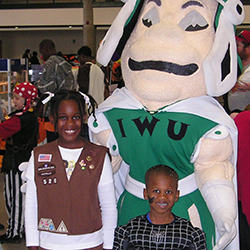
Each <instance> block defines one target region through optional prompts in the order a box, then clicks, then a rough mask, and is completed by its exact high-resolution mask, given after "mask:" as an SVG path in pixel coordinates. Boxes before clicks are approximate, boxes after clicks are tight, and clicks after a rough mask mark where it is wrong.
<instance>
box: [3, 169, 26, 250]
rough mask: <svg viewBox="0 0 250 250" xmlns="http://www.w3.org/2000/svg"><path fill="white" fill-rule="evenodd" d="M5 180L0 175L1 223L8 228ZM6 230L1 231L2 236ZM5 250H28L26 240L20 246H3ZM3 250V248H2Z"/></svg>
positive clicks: (5, 244) (6, 244)
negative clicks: (4, 191) (4, 193)
mask: <svg viewBox="0 0 250 250" xmlns="http://www.w3.org/2000/svg"><path fill="white" fill-rule="evenodd" d="M3 180H4V175H3V174H0V223H1V224H3V225H4V226H5V228H6V227H7V214H6V210H5V205H4V204H5V203H4V196H3ZM4 233H5V230H2V231H0V235H2V234H4ZM2 248H3V250H27V248H26V246H25V240H24V239H23V240H22V241H21V243H19V244H8V243H4V244H2ZM0 250H1V247H0Z"/></svg>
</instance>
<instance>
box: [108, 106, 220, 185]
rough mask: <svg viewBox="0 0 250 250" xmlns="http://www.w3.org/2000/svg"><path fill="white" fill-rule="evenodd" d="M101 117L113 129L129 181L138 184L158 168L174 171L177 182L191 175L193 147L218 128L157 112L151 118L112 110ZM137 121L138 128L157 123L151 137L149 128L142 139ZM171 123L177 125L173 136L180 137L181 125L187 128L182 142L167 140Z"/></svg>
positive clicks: (202, 120) (185, 116)
mask: <svg viewBox="0 0 250 250" xmlns="http://www.w3.org/2000/svg"><path fill="white" fill-rule="evenodd" d="M104 115H105V116H106V118H107V119H108V121H109V123H110V125H111V127H112V130H113V133H114V135H115V138H116V140H117V142H118V145H119V152H120V155H121V156H122V158H123V160H124V161H125V162H126V163H127V164H129V165H130V166H131V170H130V175H131V177H133V178H135V179H137V180H138V181H140V182H144V175H145V173H146V171H147V170H148V169H149V168H150V167H152V166H154V165H158V164H165V165H168V166H170V167H172V168H174V169H176V170H177V172H178V174H179V178H180V179H182V178H184V177H186V176H187V175H189V174H192V173H193V172H194V167H193V164H192V163H190V157H191V156H192V153H193V151H194V148H195V145H196V144H197V142H198V141H199V139H200V138H201V137H202V136H203V135H204V134H205V133H206V132H207V131H209V130H210V129H212V128H213V127H214V126H216V125H217V123H215V122H212V121H209V120H207V119H205V118H202V117H199V116H197V115H192V114H187V113H174V112H169V113H168V112H159V113H157V114H154V115H151V114H150V113H148V112H146V111H144V110H125V109H112V110H109V111H107V112H105V113H104ZM137 118H139V120H140V122H139V123H141V124H142V123H143V122H144V123H147V122H148V124H153V123H154V122H155V123H156V124H155V127H154V129H153V128H152V131H151V132H152V135H151V134H150V132H149V131H150V128H149V126H148V129H147V128H146V129H145V130H144V131H143V129H142V131H143V132H141V133H142V135H141V133H140V132H139V130H138V128H137V126H136V124H135V120H136V119H137ZM153 119H154V120H153ZM170 120H172V121H177V122H176V124H175V127H174V133H175V135H178V134H179V132H180V127H181V124H182V125H183V126H187V132H186V134H185V136H184V138H182V139H181V140H174V139H171V138H170V137H169V136H168V128H169V124H170ZM119 124H122V129H124V132H121V126H119ZM140 127H141V128H142V127H143V125H142V126H140ZM124 134H125V136H126V137H125V136H124ZM135 156H136V157H135Z"/></svg>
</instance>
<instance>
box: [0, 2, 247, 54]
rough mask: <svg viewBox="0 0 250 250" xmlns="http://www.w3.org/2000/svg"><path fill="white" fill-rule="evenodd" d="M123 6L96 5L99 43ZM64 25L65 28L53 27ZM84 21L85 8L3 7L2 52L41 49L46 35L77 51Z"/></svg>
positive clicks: (64, 50) (59, 45) (66, 49)
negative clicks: (39, 45)
mask: <svg viewBox="0 0 250 250" xmlns="http://www.w3.org/2000/svg"><path fill="white" fill-rule="evenodd" d="M119 10H120V8H118V7H114V8H110V7H106V8H94V25H95V26H96V47H98V44H99V42H100V40H101V39H102V38H103V36H104V34H105V32H106V30H107V28H108V26H109V25H110V24H111V23H112V22H113V20H114V18H115V17H116V15H117V13H118V12H119ZM245 12H246V18H245V21H244V24H243V25H241V26H239V27H238V29H239V30H241V29H250V6H245ZM61 25H62V26H63V27H61V28H59V27H57V28H53V27H51V26H61ZM82 25H83V9H81V8H71V9H22V10H0V40H1V41H2V55H3V57H4V58H19V57H21V56H22V54H23V52H24V50H25V49H27V48H29V49H31V51H33V50H36V51H38V44H39V43H40V41H41V40H43V39H44V38H49V39H52V40H53V41H54V42H55V44H56V47H57V50H58V51H61V52H62V53H67V54H69V53H76V52H77V50H78V49H79V48H80V47H81V46H82V45H83V44H82V43H83V31H82V30H81V27H74V26H82ZM27 26H30V27H27ZM69 26H72V28H70V27H69ZM15 27H18V29H15ZM94 54H95V52H94Z"/></svg>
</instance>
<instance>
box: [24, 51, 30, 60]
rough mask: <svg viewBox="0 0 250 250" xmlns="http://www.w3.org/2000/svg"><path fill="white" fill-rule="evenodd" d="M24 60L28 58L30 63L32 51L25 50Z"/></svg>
mask: <svg viewBox="0 0 250 250" xmlns="http://www.w3.org/2000/svg"><path fill="white" fill-rule="evenodd" d="M22 58H27V59H28V61H30V49H26V50H25V52H24V53H23V56H22Z"/></svg>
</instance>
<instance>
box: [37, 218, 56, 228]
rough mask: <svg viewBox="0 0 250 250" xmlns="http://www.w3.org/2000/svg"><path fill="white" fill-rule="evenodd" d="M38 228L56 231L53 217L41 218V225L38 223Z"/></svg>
mask: <svg viewBox="0 0 250 250" xmlns="http://www.w3.org/2000/svg"><path fill="white" fill-rule="evenodd" d="M38 229H41V230H46V231H56V230H55V226H54V223H53V221H52V219H48V218H41V220H40V222H39V225H38Z"/></svg>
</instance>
